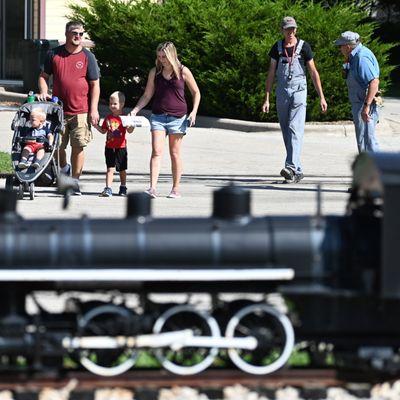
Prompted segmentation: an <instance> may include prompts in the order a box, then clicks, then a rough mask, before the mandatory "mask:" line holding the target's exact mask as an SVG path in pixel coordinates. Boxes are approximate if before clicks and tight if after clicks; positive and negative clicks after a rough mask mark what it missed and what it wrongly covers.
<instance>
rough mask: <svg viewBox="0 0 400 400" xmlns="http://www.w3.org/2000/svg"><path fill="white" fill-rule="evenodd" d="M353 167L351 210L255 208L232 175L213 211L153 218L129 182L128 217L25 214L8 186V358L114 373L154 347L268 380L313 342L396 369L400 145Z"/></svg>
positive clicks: (187, 368) (338, 360)
mask: <svg viewBox="0 0 400 400" xmlns="http://www.w3.org/2000/svg"><path fill="white" fill-rule="evenodd" d="M353 173H354V176H353V184H352V191H351V195H350V198H349V201H348V206H347V212H346V214H345V215H343V216H322V215H320V213H317V214H316V215H313V216H290V217H289V216H265V217H257V218H255V217H252V216H251V213H250V193H249V192H248V191H245V190H242V189H240V188H237V187H234V186H227V187H225V188H222V189H220V190H218V191H215V192H214V199H213V201H214V202H213V214H212V216H211V217H210V218H157V219H156V218H153V217H152V216H151V212H150V211H151V210H150V206H151V202H150V200H149V198H148V197H147V196H146V195H144V194H142V193H131V194H129V196H128V198H127V213H126V218H124V219H90V218H87V217H82V218H80V219H70V220H68V219H67V220H65V219H59V220H58V219H29V220H26V219H23V218H21V217H20V216H19V215H18V214H17V212H16V194H15V193H14V192H12V191H1V192H0V298H1V302H0V355H1V356H0V369H1V368H3V369H7V370H8V371H10V370H13V369H14V370H21V368H22V369H27V370H46V369H50V368H51V369H59V370H61V369H62V368H64V367H65V364H66V360H67V359H68V360H72V363H74V362H77V363H80V364H81V365H82V366H83V367H84V368H86V369H88V370H89V371H91V372H93V373H95V374H98V375H103V376H110V375H117V374H120V373H123V372H125V371H127V370H129V369H131V368H133V367H134V366H135V364H137V363H138V362H139V363H140V359H141V357H143V354H144V353H146V352H151V353H152V354H154V356H155V357H156V358H157V359H158V361H159V363H160V365H161V366H162V367H164V368H165V369H167V370H169V371H171V372H173V373H176V374H181V375H188V374H195V373H199V372H201V371H203V370H204V369H206V368H208V367H210V366H213V365H215V360H216V359H217V358H218V359H223V360H225V361H226V362H227V363H231V364H234V365H235V366H237V367H238V368H240V369H242V370H243V371H245V372H247V373H251V374H260V375H261V374H268V373H271V372H274V371H276V370H277V369H279V368H281V367H282V366H284V365H285V364H286V363H287V362H288V360H289V358H290V356H291V354H292V353H293V350H294V349H305V350H306V351H308V353H309V354H310V358H311V362H315V363H324V362H326V360H327V357H329V356H333V357H334V362H335V365H337V366H348V365H353V366H354V365H357V366H359V367H362V368H366V367H368V368H378V369H380V370H385V371H391V372H397V371H398V368H399V366H400V354H399V351H398V350H399V347H400V319H399V318H397V317H396V316H397V314H398V312H397V310H398V308H399V305H400V290H399V289H400V268H399V262H398V255H397V249H398V248H399V246H400V240H399V239H398V232H399V225H400V217H399V215H398V212H397V206H398V204H400V155H398V154H394V153H386V154H385V153H374V154H362V155H360V156H359V157H358V158H357V159H356V161H355V162H354V165H353ZM60 300H62V301H60ZM53 301H56V302H57V301H58V302H59V303H60V304H61V306H60V307H59V308H58V309H57V310H54V309H52V308H51V307H50V305H51V304H50V303H51V302H53Z"/></svg>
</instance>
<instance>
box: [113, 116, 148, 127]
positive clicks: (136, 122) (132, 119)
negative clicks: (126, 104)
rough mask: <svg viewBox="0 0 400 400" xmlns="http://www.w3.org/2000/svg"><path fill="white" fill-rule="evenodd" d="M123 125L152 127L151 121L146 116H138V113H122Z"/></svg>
mask: <svg viewBox="0 0 400 400" xmlns="http://www.w3.org/2000/svg"><path fill="white" fill-rule="evenodd" d="M120 117H121V121H122V126H134V127H138V128H141V127H145V128H150V122H149V120H148V119H147V118H146V117H138V116H137V115H135V116H133V115H121V116H120Z"/></svg>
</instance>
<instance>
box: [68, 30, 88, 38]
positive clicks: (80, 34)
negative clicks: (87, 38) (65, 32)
mask: <svg viewBox="0 0 400 400" xmlns="http://www.w3.org/2000/svg"><path fill="white" fill-rule="evenodd" d="M70 34H71V35H73V36H80V37H82V36H83V35H84V34H85V32H75V31H72V32H70Z"/></svg>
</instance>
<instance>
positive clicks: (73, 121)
mask: <svg viewBox="0 0 400 400" xmlns="http://www.w3.org/2000/svg"><path fill="white" fill-rule="evenodd" d="M64 119H65V130H64V133H63V134H62V138H61V145H60V149H64V150H65V149H66V148H67V145H68V143H69V142H71V147H85V146H87V144H88V143H90V141H91V140H92V139H93V135H92V132H91V130H90V122H89V116H88V114H77V115H66V116H65V118H64Z"/></svg>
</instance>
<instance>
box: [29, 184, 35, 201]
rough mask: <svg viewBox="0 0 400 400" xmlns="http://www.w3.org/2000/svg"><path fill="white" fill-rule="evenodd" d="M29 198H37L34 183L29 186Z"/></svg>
mask: <svg viewBox="0 0 400 400" xmlns="http://www.w3.org/2000/svg"><path fill="white" fill-rule="evenodd" d="M29 197H30V199H31V200H33V199H34V198H35V184H34V183H33V182H31V183H30V184H29Z"/></svg>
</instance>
